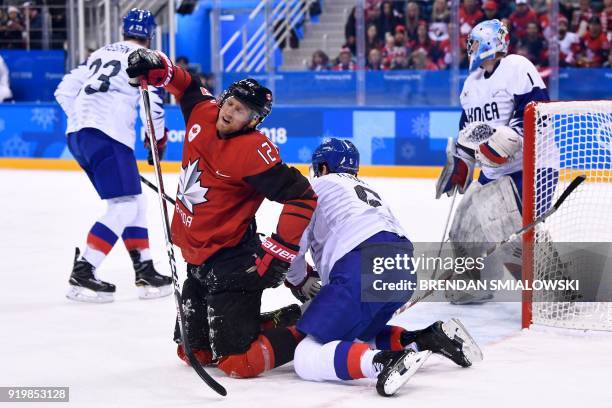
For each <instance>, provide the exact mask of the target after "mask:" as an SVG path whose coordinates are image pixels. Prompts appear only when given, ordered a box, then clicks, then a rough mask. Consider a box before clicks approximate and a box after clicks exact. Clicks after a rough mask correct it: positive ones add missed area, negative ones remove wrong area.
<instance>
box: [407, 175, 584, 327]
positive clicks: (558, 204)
mask: <svg viewBox="0 0 612 408" xmlns="http://www.w3.org/2000/svg"><path fill="white" fill-rule="evenodd" d="M585 180H586V175H584V174H582V175H580V176H577V177H576V178H575V179H573V180H572V182H571V183H570V185H569V186H567V188H566V189H565V190H564V191H563V193H561V196H560V197H559V198H558V199H557V201H556V202H555V203H554V204H553V206H552V207H551V208H550V209H548V211H546V212H545V213H544V214H542V215H540V216H539V217H538V218H536V219H535V220H534V221H533V222H532V223H531V224H527V225H525V226H524V227H522V228H521V229H519V230H518V231H516V232H514V233H513V234H511V235H510V236H509V237H508V238H506V239H504V240H503V241H501V242H498V243H497V244H496V245H495V246H494V247H493V248H491V249H489V250H487V251H486V252H485V253H484V254H483V255H482V257H483V258H486V257H487V256H489V255H491V254H492V253H493V252H495V251H497V250H498V249H499V248H500V247H501V246H503V245H505V244H507V243H508V242H511V241H514V240H515V239H517V238H519V237H521V236H523V234H525V233H526V232H528V231H530V230H532V229H533V228H535V227H536V226H538V225H539V224H541V223H543V222H544V221H546V219H547V218H548V217H550V216H551V215H553V214H554V213H555V212H557V210H558V209H559V208H560V207H561V205H562V204H563V202H564V201H565V200H566V199H567V197H569V195H570V194H572V193H573V192H574V190H576V188H577V187H578V186H579V185H580V184H582V183H583V182H584V181H585ZM434 274H435V272H434ZM451 276H452V274H451V275H449V276H445V277H444V280H448V279H449V278H450V277H451ZM432 279H433V276H432ZM433 292H434V291H433V290H429V291H427V292H425V293H424V294H423V295H422V296H420V297H418V298H416V299H415V300H413V301H411V302H410V303H407V304H405V305H404V306H402V307H401V308H399V309H398V310H397V311H396V312H395V315H398V314H400V313H402V312H404V311H406V310H407V309H409V308H411V307H412V306H414V305H415V304H416V303H418V302H420V301H422V300H423V299H425V298H427V297H429V296H431V294H432V293H433Z"/></svg>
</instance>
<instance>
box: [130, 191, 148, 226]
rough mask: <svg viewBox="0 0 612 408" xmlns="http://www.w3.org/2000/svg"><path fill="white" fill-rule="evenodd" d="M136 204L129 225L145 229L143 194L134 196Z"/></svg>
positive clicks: (145, 206)
mask: <svg viewBox="0 0 612 408" xmlns="http://www.w3.org/2000/svg"><path fill="white" fill-rule="evenodd" d="M136 204H137V206H138V208H137V211H136V215H135V217H134V219H133V220H132V222H131V223H130V225H133V226H135V227H142V228H146V227H147V197H145V195H144V194H138V195H137V196H136Z"/></svg>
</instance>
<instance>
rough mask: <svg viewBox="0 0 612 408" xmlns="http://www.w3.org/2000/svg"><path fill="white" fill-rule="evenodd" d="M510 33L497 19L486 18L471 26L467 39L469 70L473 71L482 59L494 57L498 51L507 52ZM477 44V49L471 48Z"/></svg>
mask: <svg viewBox="0 0 612 408" xmlns="http://www.w3.org/2000/svg"><path fill="white" fill-rule="evenodd" d="M509 41H510V34H509V33H508V29H507V28H506V26H505V25H504V24H503V23H502V22H501V21H499V20H487V21H483V22H482V23H480V24H477V25H476V27H474V28H472V31H470V35H469V36H468V39H467V45H466V48H467V53H468V56H469V57H470V72H472V71H474V70H475V69H477V68H478V67H480V64H482V62H483V61H486V60H489V59H493V58H495V54H497V53H498V52H501V53H504V54H507V53H508V42H509ZM476 44H477V46H478V48H477V49H475V50H472V48H475V47H476Z"/></svg>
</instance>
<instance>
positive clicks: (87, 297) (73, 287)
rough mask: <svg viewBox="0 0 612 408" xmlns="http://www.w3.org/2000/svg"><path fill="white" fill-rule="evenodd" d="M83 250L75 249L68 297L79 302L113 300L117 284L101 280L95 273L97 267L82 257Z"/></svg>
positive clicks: (105, 301) (106, 301)
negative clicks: (80, 257)
mask: <svg viewBox="0 0 612 408" xmlns="http://www.w3.org/2000/svg"><path fill="white" fill-rule="evenodd" d="M80 255H81V251H79V248H76V249H75V253H74V266H73V267H72V274H70V280H68V283H69V284H70V289H69V290H68V293H66V297H67V298H68V299H71V300H76V301H79V302H91V303H108V302H112V301H113V293H115V285H113V284H112V283H108V282H104V281H101V280H100V279H98V278H96V275H95V274H94V271H95V269H96V268H95V267H94V266H93V265H92V264H90V263H89V262H87V261H86V260H85V259H80V260H79V256H80Z"/></svg>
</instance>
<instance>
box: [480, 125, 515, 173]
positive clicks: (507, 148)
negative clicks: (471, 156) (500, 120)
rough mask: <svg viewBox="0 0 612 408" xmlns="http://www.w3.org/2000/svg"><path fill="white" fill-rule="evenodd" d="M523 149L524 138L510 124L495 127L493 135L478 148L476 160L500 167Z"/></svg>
mask: <svg viewBox="0 0 612 408" xmlns="http://www.w3.org/2000/svg"><path fill="white" fill-rule="evenodd" d="M522 150H523V138H522V137H521V136H519V135H518V134H517V133H516V132H515V131H514V130H512V129H511V128H509V127H508V126H500V127H498V128H497V129H495V132H494V133H493V135H492V136H491V137H490V138H489V140H487V141H486V142H484V143H481V144H480V145H479V146H478V149H476V160H478V161H479V162H480V163H482V164H485V165H488V166H491V167H499V166H502V165H504V164H506V163H507V162H509V161H512V160H513V159H514V157H515V156H516V155H517V154H520V153H521V152H522Z"/></svg>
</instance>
